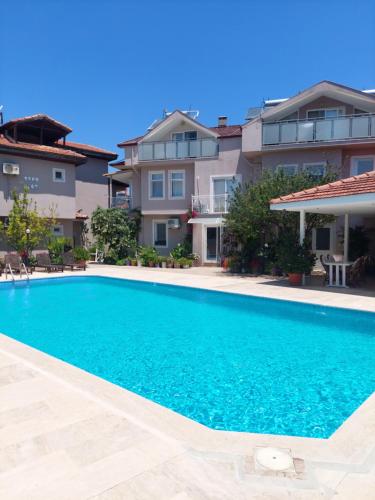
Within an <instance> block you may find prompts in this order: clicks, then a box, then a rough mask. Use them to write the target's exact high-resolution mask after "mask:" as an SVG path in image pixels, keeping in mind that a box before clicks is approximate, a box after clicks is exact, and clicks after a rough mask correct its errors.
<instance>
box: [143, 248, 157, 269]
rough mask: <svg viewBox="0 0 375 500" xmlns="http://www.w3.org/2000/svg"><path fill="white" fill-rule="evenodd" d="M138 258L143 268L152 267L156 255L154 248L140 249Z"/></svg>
mask: <svg viewBox="0 0 375 500" xmlns="http://www.w3.org/2000/svg"><path fill="white" fill-rule="evenodd" d="M139 258H140V261H141V262H142V265H143V266H148V267H154V265H155V262H156V261H157V259H158V253H157V251H156V250H155V248H154V247H142V248H141V249H140V251H139Z"/></svg>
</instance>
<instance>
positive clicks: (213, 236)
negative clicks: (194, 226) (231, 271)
mask: <svg viewBox="0 0 375 500" xmlns="http://www.w3.org/2000/svg"><path fill="white" fill-rule="evenodd" d="M205 253H206V255H205V260H206V262H219V261H220V253H221V230H220V226H212V227H206V252H205Z"/></svg>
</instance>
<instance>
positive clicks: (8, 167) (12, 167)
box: [3, 163, 20, 175]
mask: <svg viewBox="0 0 375 500" xmlns="http://www.w3.org/2000/svg"><path fill="white" fill-rule="evenodd" d="M3 174H6V175H19V174H20V166H19V165H18V164H17V163H3Z"/></svg>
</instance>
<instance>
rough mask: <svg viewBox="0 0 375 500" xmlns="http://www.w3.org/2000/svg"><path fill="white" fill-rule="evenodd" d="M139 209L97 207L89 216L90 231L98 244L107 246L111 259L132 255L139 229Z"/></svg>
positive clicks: (134, 250)
mask: <svg viewBox="0 0 375 500" xmlns="http://www.w3.org/2000/svg"><path fill="white" fill-rule="evenodd" d="M140 224H141V216H140V213H139V211H136V210H133V211H132V212H131V213H128V212H126V210H123V209H122V208H100V207H98V208H97V209H96V210H95V211H94V212H93V214H92V217H91V231H92V234H93V235H94V236H95V238H96V240H97V243H98V246H99V247H101V248H104V247H107V248H108V250H109V252H108V253H109V255H110V256H111V257H112V258H113V260H118V259H123V258H125V257H129V256H130V257H132V256H134V254H135V252H136V248H137V241H138V234H139V231H140Z"/></svg>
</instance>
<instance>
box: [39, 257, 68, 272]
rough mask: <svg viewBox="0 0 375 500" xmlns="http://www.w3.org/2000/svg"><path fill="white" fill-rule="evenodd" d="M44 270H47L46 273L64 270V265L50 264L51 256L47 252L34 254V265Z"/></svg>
mask: <svg viewBox="0 0 375 500" xmlns="http://www.w3.org/2000/svg"><path fill="white" fill-rule="evenodd" d="M35 267H39V268H41V269H43V270H44V271H47V272H48V273H50V272H54V271H61V272H63V271H64V266H62V265H61V264H52V262H51V258H50V256H49V255H48V253H37V254H36V266H35Z"/></svg>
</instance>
